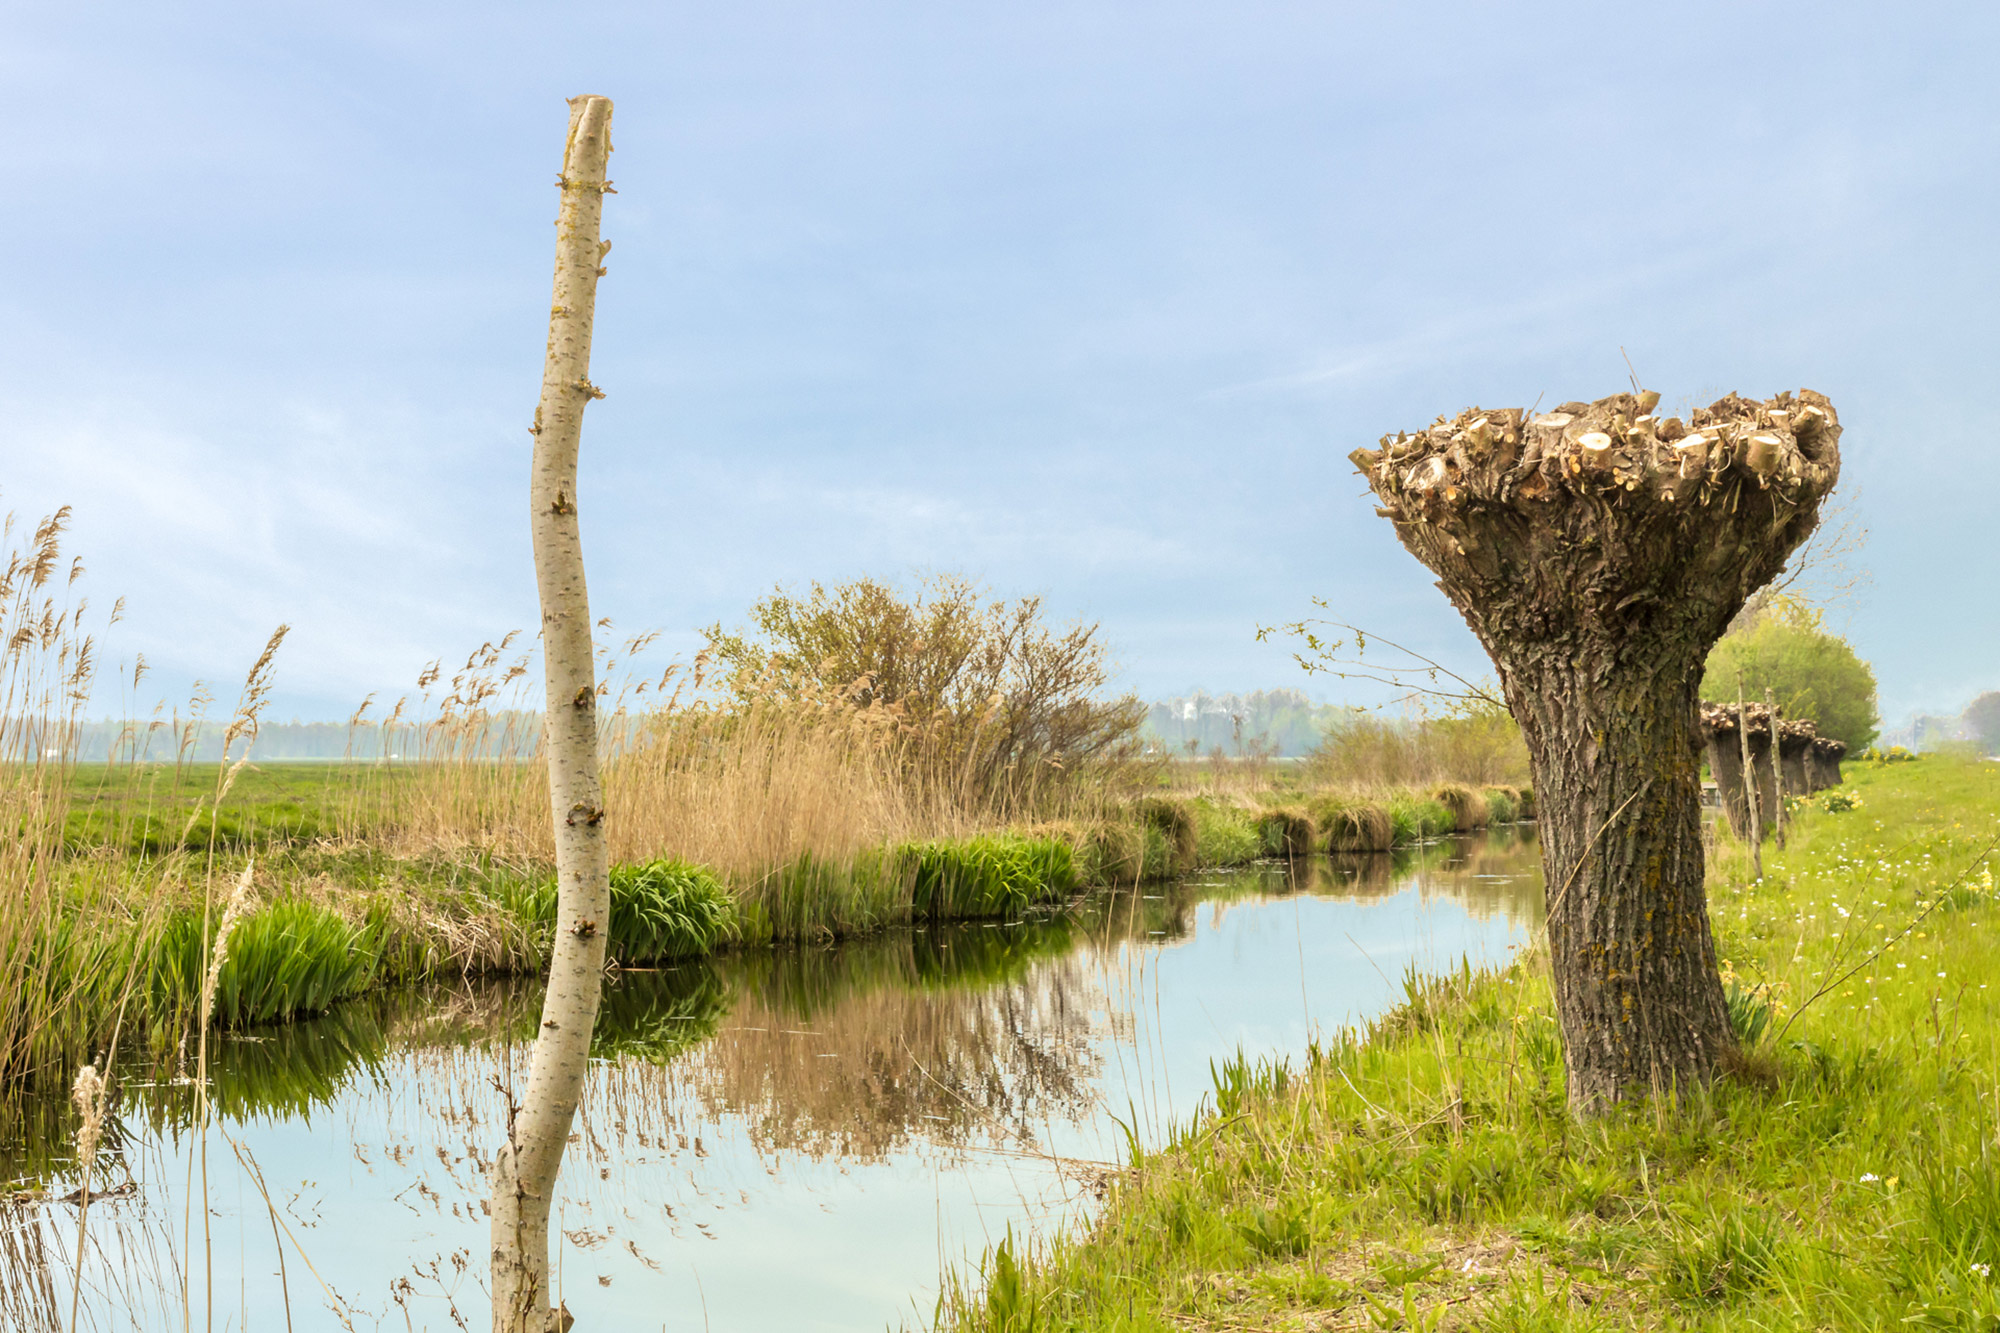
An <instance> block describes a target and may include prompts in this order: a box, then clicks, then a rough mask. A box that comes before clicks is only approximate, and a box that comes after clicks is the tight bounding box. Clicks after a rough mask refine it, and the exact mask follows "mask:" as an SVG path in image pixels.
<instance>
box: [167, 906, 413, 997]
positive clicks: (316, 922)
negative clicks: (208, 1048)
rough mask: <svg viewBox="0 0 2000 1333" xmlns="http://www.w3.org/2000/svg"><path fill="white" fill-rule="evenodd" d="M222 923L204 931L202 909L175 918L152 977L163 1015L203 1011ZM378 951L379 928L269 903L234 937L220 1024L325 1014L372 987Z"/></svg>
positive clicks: (221, 982) (222, 981)
mask: <svg viewBox="0 0 2000 1333" xmlns="http://www.w3.org/2000/svg"><path fill="white" fill-rule="evenodd" d="M216 916H217V917H218V918H219V916H220V913H219V912H218V913H217V914H216ZM218 925H219V920H216V919H211V920H210V922H209V923H208V928H207V930H206V931H204V930H203V927H202V916H201V913H200V912H198V911H181V912H177V913H175V914H174V915H173V916H172V917H171V918H169V919H168V921H167V924H166V927H165V929H164V930H162V931H161V934H160V938H159V942H158V944H157V946H156V948H157V956H156V957H157V961H156V962H155V964H154V966H153V968H152V969H151V971H150V975H149V978H148V981H149V985H150V987H151V992H152V1000H153V1008H154V1012H155V1013H157V1014H162V1015H165V1014H183V1015H187V1014H193V1013H195V1012H197V1011H198V1010H199V1009H200V1006H201V987H202V982H203V979H204V978H205V977H206V976H207V973H208V964H209V943H208V942H209V940H210V939H211V938H212V937H213V935H214V932H215V930H216V929H217V927H218ZM378 953H379V950H378V949H377V947H376V940H375V933H374V932H373V931H372V930H371V929H369V928H368V927H364V926H356V925H353V924H351V923H350V922H349V921H348V920H347V919H346V918H345V917H343V916H341V915H340V913H338V912H335V911H333V910H332V909H330V908H326V907H321V906H319V905H318V904H316V903H309V902H304V901H300V900H297V899H285V900H282V901H279V902H274V903H264V904H262V905H260V906H259V907H257V908H256V909H255V910H254V911H252V912H250V913H249V914H248V915H246V916H244V917H243V918H241V919H240V920H239V921H238V922H237V923H236V928H235V929H234V930H233V931H232V932H231V934H230V939H229V946H228V951H227V953H225V954H224V956H223V964H222V972H221V975H220V976H219V977H218V978H217V980H216V991H215V1021H216V1022H217V1023H218V1024H220V1025H222V1026H224V1027H244V1026H248V1025H250V1024H253V1023H275V1022H280V1021H282V1020H285V1019H289V1018H295V1017H299V1016H301V1015H306V1014H322V1013H325V1012H326V1011H327V1010H328V1009H331V1008H332V1007H333V1006H334V1005H335V1004H336V1003H337V1002H339V1001H341V1000H344V999H347V998H348V997H350V996H353V995H357V994H359V993H360V992H361V991H363V990H364V989H366V988H367V987H368V985H369V984H370V982H371V981H372V980H373V979H374V973H375V963H376V958H377V956H378Z"/></svg>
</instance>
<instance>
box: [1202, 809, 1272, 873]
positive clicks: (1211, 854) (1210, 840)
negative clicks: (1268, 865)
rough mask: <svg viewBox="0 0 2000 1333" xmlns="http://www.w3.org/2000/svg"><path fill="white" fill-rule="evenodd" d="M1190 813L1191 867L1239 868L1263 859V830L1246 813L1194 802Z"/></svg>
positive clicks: (1251, 816) (1248, 813)
mask: <svg viewBox="0 0 2000 1333" xmlns="http://www.w3.org/2000/svg"><path fill="white" fill-rule="evenodd" d="M1191 813H1192V817H1193V820H1194V845H1195V850H1194V864H1196V865H1204V866H1240V865H1244V864H1246V863H1248V862H1251V861H1254V860H1256V859H1257V858H1258V857H1260V856H1262V855H1264V835H1263V830H1262V829H1261V828H1259V826H1258V821H1257V819H1256V818H1255V817H1254V816H1253V815H1252V814H1251V813H1250V812H1249V811H1247V810H1239V809H1237V808H1236V807H1234V806H1228V805H1217V804H1215V803H1214V802H1212V801H1196V802H1194V804H1193V810H1192V812H1191Z"/></svg>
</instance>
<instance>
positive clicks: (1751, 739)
mask: <svg viewBox="0 0 2000 1333" xmlns="http://www.w3.org/2000/svg"><path fill="white" fill-rule="evenodd" d="M1737 716H1738V714H1737V710H1736V708H1734V707H1729V708H1722V707H1718V706H1716V705H1714V704H1710V705H1706V706H1704V707H1703V708H1702V710H1701V719H1700V727H1701V735H1702V738H1703V740H1704V742H1705V743H1706V745H1707V753H1708V771H1709V773H1710V775H1711V776H1713V777H1714V778H1715V785H1716V787H1717V789H1718V790H1719V791H1720V792H1721V793H1722V809H1723V812H1724V813H1725V814H1727V815H1728V816H1729V831H1730V832H1731V833H1734V834H1735V835H1736V836H1737V838H1738V839H1740V840H1741V841H1743V842H1746V843H1747V842H1749V841H1750V825H1751V821H1752V819H1753V817H1754V819H1755V821H1756V824H1757V829H1758V836H1759V839H1760V840H1761V839H1762V838H1764V837H1768V836H1769V835H1770V832H1771V812H1772V811H1773V810H1775V809H1776V808H1777V804H1776V802H1777V787H1776V786H1775V785H1774V783H1775V778H1774V775H1773V772H1772V768H1771V751H1770V743H1771V731H1770V725H1771V722H1770V713H1769V712H1768V711H1767V710H1766V709H1765V707H1764V706H1763V705H1762V704H1746V705H1743V711H1742V716H1743V717H1744V718H1746V719H1748V722H1749V727H1748V732H1749V734H1748V735H1747V736H1746V735H1745V734H1744V729H1743V728H1741V727H1739V726H1738V725H1737ZM1746 761H1747V762H1748V764H1749V772H1750V773H1751V774H1752V775H1753V776H1754V777H1755V778H1756V782H1755V784H1754V786H1753V785H1751V784H1746V783H1745V782H1744V781H1743V777H1744V764H1745V762H1746Z"/></svg>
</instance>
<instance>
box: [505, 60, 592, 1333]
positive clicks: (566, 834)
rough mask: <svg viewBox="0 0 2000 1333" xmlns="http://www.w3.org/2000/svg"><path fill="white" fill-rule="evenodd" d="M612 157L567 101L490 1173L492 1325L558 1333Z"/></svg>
mask: <svg viewBox="0 0 2000 1333" xmlns="http://www.w3.org/2000/svg"><path fill="white" fill-rule="evenodd" d="M610 153H611V101H610V99H609V98H604V97H577V98H572V99H571V100H570V104H569V142H568V144H567V145H566V146H565V148H564V151H563V170H562V177H561V180H560V182H559V183H560V185H561V187H562V211H561V212H560V213H559V214H558V215H557V218H556V277H555V297H554V301H553V303H552V307H551V309H550V311H549V347H548V355H547V358H546V359H545V360H544V362H543V365H542V400H541V405H540V406H538V407H537V408H536V409H535V424H534V426H533V428H532V430H533V433H534V436H535V456H534V467H533V475H532V477H531V479H530V481H529V525H530V528H531V529H532V531H533V535H534V545H535V583H536V586H537V588H538V589H539V591H540V593H541V602H542V660H543V668H544V669H543V679H544V686H545V689H544V694H543V703H542V718H543V723H542V726H543V731H542V740H543V745H542V753H543V756H544V758H545V760H546V762H547V764H548V770H549V797H550V801H549V806H550V809H551V810H552V811H553V812H554V816H555V835H556V836H555V841H556V875H557V880H558V888H557V906H556V933H555V948H554V952H553V955H552V956H551V958H550V960H549V986H548V994H547V996H546V997H545V998H544V999H543V1001H542V1026H541V1030H540V1033H539V1034H538V1036H537V1038H536V1041H535V1054H534V1060H533V1063H532V1065H531V1066H530V1069H529V1073H528V1089H527V1093H526V1094H525V1095H524V1096H523V1098H522V1100H521V1102H520V1105H519V1107H518V1108H516V1109H515V1111H514V1113H513V1114H512V1115H511V1116H510V1118H509V1125H508V1133H507V1142H506V1143H505V1144H503V1145H502V1146H501V1148H500V1150H499V1151H498V1152H497V1153H496V1154H495V1155H494V1159H493V1166H492V1170H491V1172H490V1178H491V1183H492V1187H493V1196H492V1204H491V1207H492V1213H493V1230H492V1238H493V1328H494V1333H549V1330H558V1331H560V1330H564V1329H567V1328H568V1327H569V1326H570V1323H571V1322H572V1321H571V1319H570V1317H569V1312H568V1311H567V1310H564V1309H561V1308H560V1307H558V1308H556V1309H554V1310H551V1308H550V1295H551V1293H550V1291H549V1206H550V1201H551V1199H553V1197H554V1195H555V1188H556V1177H557V1174H558V1172H560V1171H561V1169H562V1156H563V1147H564V1145H565V1144H566V1143H567V1142H568V1141H569V1131H570V1125H571V1123H572V1121H574V1119H575V1118H576V1104H577V1100H578V1098H579V1097H580V1096H581V1095H582V1092H583V1080H584V1075H585V1073H586V1071H587V1069H588V1066H589V1060H590V1032H591V1028H592V1026H593V1025H594V1024H595V1023H596V1020H597V1002H598V996H599V990H600V983H601V977H602V975H603V971H604V944H605V934H606V932H607V930H608V928H609V923H610V919H611V885H610V874H609V871H610V867H609V862H608V859H607V856H606V852H605V840H604V797H603V790H602V788H601V786H600V785H599V782H598V775H597V682H596V679H595V666H594V662H593V660H592V654H591V637H590V630H591V622H590V595H589V592H588V590H587V589H586V588H585V586H584V579H583V542H582V536H581V533H580V530H579V526H578V522H577V506H576V460H577V449H578V444H579V441H580V438H581V435H582V428H583V409H584V406H585V404H587V403H589V402H590V400H591V399H593V398H602V397H603V396H604V395H603V394H602V393H600V392H599V391H598V390H597V388H596V387H595V386H594V385H592V384H591V382H590V331H591V320H592V317H593V315H594V314H595V312H596V306H597V280H598V278H599V277H601V276H603V273H604V270H603V269H602V268H600V267H598V265H599V262H600V261H601V260H602V259H603V258H604V253H605V251H607V250H609V249H610V248H611V247H610V243H609V242H600V241H599V240H598V236H597V233H598V224H599V221H600V219H601V218H602V215H603V211H604V196H605V194H606V193H608V192H609V190H610V182H609V181H607V180H606V179H605V169H606V165H607V160H608V158H609V156H610ZM510 1095H511V1090H510Z"/></svg>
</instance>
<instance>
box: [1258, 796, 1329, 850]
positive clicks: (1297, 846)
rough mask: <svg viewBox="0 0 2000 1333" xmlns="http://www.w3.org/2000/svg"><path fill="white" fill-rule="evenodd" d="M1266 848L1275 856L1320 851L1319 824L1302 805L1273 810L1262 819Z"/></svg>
mask: <svg viewBox="0 0 2000 1333" xmlns="http://www.w3.org/2000/svg"><path fill="white" fill-rule="evenodd" d="M1262 824H1263V831H1264V849H1265V850H1266V851H1268V852H1270V853H1271V854H1272V855H1273V856H1289V857H1299V856H1310V855H1311V854H1312V853H1314V852H1316V851H1319V850H1320V846H1319V842H1320V838H1319V826H1318V825H1317V824H1316V823H1315V822H1314V821H1313V817H1312V814H1311V813H1310V812H1309V811H1307V810H1306V809H1304V808H1303V807H1301V806H1296V805H1288V806H1285V807H1284V808H1282V809H1278V810H1273V811H1271V812H1270V813H1268V814H1266V815H1265V816H1264V817H1263V820H1262Z"/></svg>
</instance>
